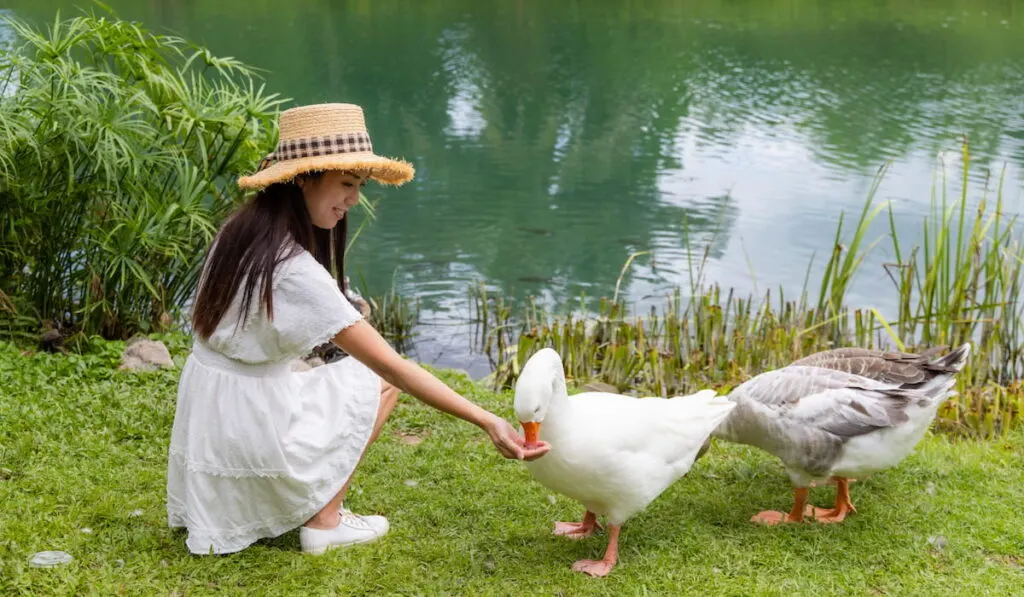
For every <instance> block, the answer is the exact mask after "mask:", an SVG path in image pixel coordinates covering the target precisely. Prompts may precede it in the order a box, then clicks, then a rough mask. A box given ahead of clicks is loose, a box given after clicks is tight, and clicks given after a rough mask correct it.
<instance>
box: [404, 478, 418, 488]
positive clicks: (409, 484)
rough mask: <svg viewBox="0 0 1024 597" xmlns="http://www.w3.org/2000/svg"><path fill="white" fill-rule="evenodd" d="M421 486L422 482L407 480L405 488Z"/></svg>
mask: <svg viewBox="0 0 1024 597" xmlns="http://www.w3.org/2000/svg"><path fill="white" fill-rule="evenodd" d="M419 484H420V482H419V481H417V480H415V479H406V481H405V486H406V487H416V486H417V485H419Z"/></svg>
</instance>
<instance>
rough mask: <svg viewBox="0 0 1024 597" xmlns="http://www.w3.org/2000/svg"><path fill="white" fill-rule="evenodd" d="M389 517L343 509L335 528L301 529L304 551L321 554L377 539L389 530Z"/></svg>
mask: <svg viewBox="0 0 1024 597" xmlns="http://www.w3.org/2000/svg"><path fill="white" fill-rule="evenodd" d="M388 528H389V525H388V519H386V518H384V517H383V516H359V515H356V514H353V513H352V512H351V511H350V510H342V511H341V520H340V521H338V526H336V527H334V528H333V529H311V528H309V527H302V528H301V529H299V544H300V545H302V551H304V552H306V553H310V554H314V555H320V554H322V553H324V552H325V551H328V550H330V549H335V548H337V547H347V546H349V545H358V544H360V543H369V542H371V541H376V540H377V539H379V538H381V537H382V536H384V535H385V534H386V533H387V532H388Z"/></svg>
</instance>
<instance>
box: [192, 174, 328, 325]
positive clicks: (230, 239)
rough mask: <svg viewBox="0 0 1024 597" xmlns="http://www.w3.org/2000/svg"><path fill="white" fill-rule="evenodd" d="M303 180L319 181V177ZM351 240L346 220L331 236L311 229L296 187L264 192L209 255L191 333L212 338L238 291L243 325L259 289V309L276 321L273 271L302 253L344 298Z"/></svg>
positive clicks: (219, 235) (219, 238) (245, 207)
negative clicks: (323, 271)
mask: <svg viewBox="0 0 1024 597" xmlns="http://www.w3.org/2000/svg"><path fill="white" fill-rule="evenodd" d="M305 176H306V178H308V179H315V178H318V177H319V176H320V174H319V173H311V174H306V175H305ZM347 237H348V218H347V217H345V218H342V220H341V221H340V222H338V225H337V226H335V227H334V228H333V229H331V230H325V229H323V228H317V227H316V226H314V225H313V222H312V220H311V219H310V217H309V211H308V210H307V209H306V201H305V199H304V198H303V195H302V189H301V188H300V187H299V185H298V184H297V183H295V182H293V181H290V182H284V183H276V184H272V185H270V186H268V187H266V188H264V189H263V190H261V191H259V192H258V193H256V195H255V196H254V197H253V198H252V199H250V200H249V201H248V202H247V203H246V204H245V205H243V206H242V207H241V208H240V209H239V210H238V211H237V212H235V213H234V214H232V215H231V217H229V218H228V220H227V221H226V222H225V223H224V225H223V226H222V227H221V229H220V232H218V233H217V238H216V239H215V241H214V243H213V244H212V245H211V247H210V249H208V250H207V254H206V257H205V258H204V265H203V269H202V272H203V274H202V276H201V278H200V280H199V289H198V292H197V293H196V299H195V303H194V304H193V307H192V328H193V329H194V330H195V332H196V333H197V334H198V335H199V337H200V338H202V339H204V340H205V339H207V338H209V337H210V336H211V335H212V334H213V332H214V330H216V329H217V325H218V324H219V323H220V320H221V318H223V317H224V314H225V313H227V311H228V308H229V307H230V306H231V302H232V300H234V298H235V295H236V293H238V291H239V288H240V287H242V292H243V294H242V305H241V311H240V312H239V321H241V320H242V318H244V317H246V315H247V314H248V313H249V309H250V307H251V305H252V300H253V297H254V296H256V295H257V284H258V285H259V304H260V307H262V308H263V309H266V313H267V317H268V318H270V319H273V318H274V296H273V292H272V281H273V279H274V269H275V268H276V267H277V266H278V265H279V264H280V263H281V262H283V261H285V260H286V259H289V258H291V257H294V256H295V255H297V254H298V253H299V252H301V251H302V249H305V250H307V251H309V252H310V253H312V254H313V256H314V257H316V260H317V261H319V262H320V264H321V265H323V266H324V268H326V269H327V271H329V272H331V273H332V274H333V275H334V276H335V278H336V279H337V280H338V287H339V288H340V289H341V291H342V292H344V291H345V287H344V281H345V243H346V240H347ZM289 240H292V241H294V243H289V242H288V241H289ZM243 284H244V286H243Z"/></svg>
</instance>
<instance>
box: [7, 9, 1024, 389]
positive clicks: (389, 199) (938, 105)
mask: <svg viewBox="0 0 1024 597" xmlns="http://www.w3.org/2000/svg"><path fill="white" fill-rule="evenodd" d="M107 4H109V5H111V6H112V7H113V8H114V9H115V10H116V11H117V12H118V14H119V15H120V16H121V17H123V18H130V19H135V20H140V21H142V22H143V23H144V24H146V25H147V26H149V27H150V28H151V29H154V30H157V31H172V32H174V33H176V34H179V35H182V36H184V37H186V38H188V39H190V40H193V41H196V42H197V43H200V44H203V45H205V46H207V47H209V48H210V49H211V50H212V51H213V52H214V53H216V54H219V55H230V56H234V57H236V58H239V59H241V60H242V61H244V62H246V63H249V64H251V65H254V66H258V67H260V68H263V69H266V70H267V73H266V81H267V85H268V88H269V89H271V90H274V91H278V92H280V93H281V94H282V95H284V96H286V97H290V98H292V99H293V102H292V103H293V104H298V103H313V102H325V101H344V102H354V103H358V104H361V105H362V106H364V107H365V109H366V113H367V120H368V124H369V127H370V132H371V135H372V137H373V141H374V146H375V148H376V149H377V150H378V151H379V152H380V153H383V154H385V155H396V156H401V157H404V158H406V159H408V160H410V161H412V162H413V163H414V164H415V165H416V167H417V174H418V175H417V179H416V180H415V181H414V182H413V183H411V184H409V185H406V186H404V187H402V188H399V189H381V188H372V187H371V188H369V189H368V191H367V194H368V196H369V197H370V198H371V199H379V200H380V203H379V205H378V219H377V221H375V222H374V223H373V224H372V225H371V226H369V227H368V228H367V229H366V230H365V232H364V233H363V234H362V235H361V236H360V238H359V239H358V241H357V243H356V246H355V248H354V250H353V253H352V254H351V255H350V258H349V259H350V265H349V269H350V273H351V277H352V280H353V282H354V283H356V284H357V285H364V284H365V286H364V290H367V291H369V292H370V293H380V292H383V291H384V290H385V289H386V288H388V287H389V286H390V285H391V284H392V281H394V282H395V283H396V284H397V287H398V290H399V292H400V294H402V295H404V296H407V297H419V298H420V299H421V301H422V307H423V309H424V313H423V325H422V326H421V327H420V328H419V330H418V331H419V336H418V340H417V343H416V346H415V349H414V356H416V357H417V358H419V359H420V360H422V361H426V362H430V363H435V364H439V365H442V366H452V367H458V368H464V369H468V370H470V371H471V372H472V373H474V374H477V375H479V374H482V373H485V372H486V371H487V362H486V359H484V358H483V357H481V356H480V355H475V354H473V353H472V352H471V350H470V341H469V338H470V334H471V326H469V325H468V324H467V323H466V321H467V318H468V317H469V287H470V286H471V285H472V284H473V283H475V282H477V281H484V282H485V283H486V284H487V285H488V287H489V288H490V289H491V290H492V291H493V292H495V293H499V294H501V295H504V296H507V297H509V298H510V299H517V300H522V299H523V298H525V297H528V296H534V297H536V298H537V300H538V301H539V302H541V303H542V304H544V305H546V306H548V307H549V308H551V309H553V310H555V311H561V312H564V311H566V310H568V309H571V308H573V307H575V306H578V305H579V304H580V301H581V300H582V301H584V303H586V302H587V301H588V300H591V301H592V300H593V299H596V298H597V297H601V296H610V295H611V294H612V292H613V291H614V288H615V284H616V280H617V278H618V277H619V274H620V270H621V269H622V267H623V264H624V263H625V262H626V260H627V259H628V258H629V256H630V255H631V254H632V253H634V252H637V251H650V253H649V254H644V255H642V256H640V257H638V258H637V259H636V260H635V261H634V262H633V263H632V266H631V267H630V269H629V270H628V271H627V272H626V274H625V276H624V277H623V280H622V293H623V294H624V295H625V296H627V297H628V298H630V299H631V300H633V301H636V302H637V305H638V306H639V307H641V308H642V307H644V306H647V305H651V304H655V305H657V304H660V303H661V302H662V298H661V297H663V296H664V295H665V294H667V293H669V292H671V289H672V288H673V287H675V286H676V285H679V284H683V285H686V284H687V283H688V280H689V277H690V274H691V267H690V263H691V262H692V261H693V259H694V258H699V257H700V256H701V255H702V254H703V253H704V251H705V248H708V249H709V251H708V255H709V261H708V263H707V265H706V268H705V276H706V278H707V279H709V280H711V281H717V282H719V283H721V284H722V285H724V286H732V287H735V288H736V289H737V290H738V291H740V292H741V293H744V294H746V293H749V292H764V291H765V290H766V289H768V288H780V287H781V288H783V289H784V290H786V292H787V293H789V294H791V295H793V294H796V293H798V292H799V291H800V289H801V287H802V285H803V282H804V278H805V276H806V274H807V268H808V264H809V263H811V259H812V257H813V256H815V255H816V260H815V262H814V266H813V267H812V268H811V275H812V280H813V275H814V272H816V271H820V269H821V267H823V264H824V258H825V257H827V254H828V253H829V251H830V250H831V247H832V241H833V236H834V233H835V221H836V219H837V218H838V216H839V214H840V213H841V212H845V213H846V214H847V217H850V216H854V215H855V214H856V213H857V212H859V210H860V208H861V207H862V205H863V203H864V200H865V198H866V197H867V194H868V191H869V189H870V188H871V185H872V182H873V180H874V178H875V176H876V173H877V172H878V170H879V168H881V167H883V166H887V168H888V169H887V172H886V174H885V177H884V178H883V180H882V183H881V186H880V188H879V192H878V194H877V198H878V200H880V201H890V202H891V203H892V209H893V212H894V217H895V221H896V226H897V231H898V233H899V235H900V237H901V240H902V242H903V243H904V244H907V245H909V244H913V243H914V242H916V241H917V240H918V239H919V238H920V222H921V218H922V216H923V215H924V214H925V213H926V212H927V210H928V206H929V202H930V200H931V196H932V192H933V188H934V187H935V185H936V184H940V185H941V178H940V177H941V176H942V174H943V171H945V174H946V177H947V178H948V181H947V184H948V186H949V187H950V188H951V189H953V190H954V191H953V195H954V196H957V195H958V191H957V190H956V189H957V188H958V185H959V180H960V169H961V161H960V148H961V143H962V141H963V139H964V138H966V139H968V140H969V142H970V146H971V152H972V161H971V167H970V171H969V185H970V189H971V198H972V200H975V201H976V200H978V199H980V198H981V197H982V196H983V194H984V193H985V192H986V190H987V192H988V194H989V197H990V198H991V197H992V196H993V195H994V193H995V189H996V188H997V187H998V185H999V182H1000V180H1002V181H1003V183H1002V184H1003V187H1004V188H1003V200H1004V201H1005V203H1006V205H1007V208H1008V210H1009V211H1012V212H1015V213H1019V212H1020V211H1021V205H1022V203H1024V1H1014V0H1001V1H977V0H970V1H968V0H959V1H953V0H934V1H930V2H920V1H895V0H891V1H886V0H872V1H861V0H851V1H848V2H826V1H809V0H807V1H805V0H788V1H781V0H756V1H755V0H750V1H746V0H731V1H727V0H715V1H706V2H700V3H680V2H668V1H650V2H602V3H586V2H582V1H565V2H541V1H539V0H537V1H526V0H520V1H511V0H510V1H508V2H479V1H476V0H455V1H446V2H444V3H441V2H397V1H393V0H372V1H371V0H363V1H351V2H339V1H333V0H332V1H330V2H328V1H326V0H322V1H295V2H290V3H282V2H268V1H265V0H246V1H241V0H220V1H218V2H199V1H186V0H149V1H123V0H108V2H107ZM442 4H443V6H441V5H442ZM597 4H600V6H597ZM78 5H82V6H88V5H87V4H86V3H83V2H64V1H51V0H31V1H21V0H13V1H8V2H6V7H7V8H8V9H9V10H10V11H12V12H13V14H15V15H17V16H19V17H23V18H27V19H30V20H33V21H36V22H46V21H50V20H52V19H53V17H54V15H55V13H56V11H57V10H58V9H60V10H61V13H62V14H63V15H65V16H66V15H69V14H73V13H75V12H76V11H77V9H76V8H75V7H76V6H78ZM943 167H945V170H943ZM880 224H882V223H880ZM886 232H887V223H884V225H880V226H879V227H877V228H876V229H874V230H873V231H872V233H871V238H877V237H879V236H881V235H884V234H885V233H886ZM884 244H885V243H884V242H883V243H880V247H881V248H879V249H877V250H876V251H874V252H873V253H872V254H871V255H870V257H869V259H868V261H867V264H866V266H865V269H864V270H863V271H862V273H861V275H860V276H859V277H858V278H857V280H856V282H855V284H854V287H853V290H852V292H851V294H850V302H851V304H853V305H856V306H875V307H878V308H880V309H882V310H883V311H886V310H888V309H889V308H890V307H891V304H892V298H891V297H892V295H893V294H894V293H893V292H892V290H891V284H890V283H889V282H888V279H887V277H886V276H885V274H884V272H883V271H882V268H881V263H883V262H884V261H885V260H886V259H891V255H887V254H886V251H885V249H884ZM591 304H592V303H591Z"/></svg>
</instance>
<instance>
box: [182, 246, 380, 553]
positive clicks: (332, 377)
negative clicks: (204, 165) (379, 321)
mask: <svg viewBox="0 0 1024 597" xmlns="http://www.w3.org/2000/svg"><path fill="white" fill-rule="evenodd" d="M258 293H259V291H258V286H257V292H256V296H254V300H253V301H252V303H253V307H252V308H251V309H250V316H249V317H248V318H247V319H246V320H245V322H244V324H243V325H240V326H238V327H237V329H236V321H237V318H238V313H239V309H240V305H241V295H242V293H241V292H238V293H237V294H236V296H235V299H234V302H233V304H232V306H231V308H230V309H229V310H228V312H227V314H226V315H225V316H224V318H223V319H222V320H221V322H220V325H219V326H218V327H217V330H216V331H215V332H214V334H213V335H211V336H210V338H209V339H208V340H205V341H203V340H200V339H198V338H196V340H195V342H194V344H193V347H192V354H190V355H189V357H188V361H187V362H186V363H185V367H184V369H183V370H182V373H181V379H180V382H179V385H178V401H177V410H176V412H175V415H174V427H173V430H172V432H171V445H170V450H169V456H168V467H167V518H168V523H169V524H170V526H172V527H185V528H186V529H188V539H187V540H186V545H187V546H188V549H189V551H191V552H192V553H196V554H208V553H215V554H223V553H232V552H236V551H239V550H242V549H245V548H246V547H248V546H249V545H251V544H252V543H253V542H255V541H257V540H259V539H261V538H264V537H275V536H277V535H280V534H282V533H285V532H287V531H289V530H291V529H294V528H296V527H298V526H300V525H302V524H303V523H304V522H306V521H307V520H308V519H309V518H311V517H312V516H313V515H314V514H315V513H316V512H318V511H319V510H320V509H321V508H323V507H324V506H325V505H326V504H327V502H329V501H330V500H331V498H333V497H334V496H335V495H336V494H337V493H338V491H340V490H341V487H342V486H343V485H344V484H345V481H347V480H348V477H349V476H350V475H351V474H352V472H353V470H354V469H355V466H356V464H357V463H358V462H359V458H360V455H361V454H362V452H363V450H364V449H365V447H366V444H367V442H368V441H369V437H370V433H371V431H372V429H373V423H374V421H375V419H376V416H377V408H378V405H379V403H380V389H381V384H380V378H379V377H378V376H377V375H376V374H375V373H373V372H372V371H371V370H370V369H368V368H367V367H366V366H364V365H363V364H362V363H360V362H359V361H357V360H356V359H355V358H352V357H348V358H345V359H342V360H341V361H338V362H334V363H330V364H327V365H324V366H322V367H316V368H314V369H312V370H309V371H305V372H293V371H291V363H292V362H293V361H294V360H295V359H296V358H298V357H301V356H303V355H306V354H308V353H309V351H310V350H311V349H312V348H313V347H315V346H318V345H320V344H323V343H324V342H326V341H328V340H330V339H331V338H333V337H334V336H335V335H336V334H337V333H338V332H340V331H341V330H343V329H345V328H347V327H348V326H350V325H352V324H354V323H356V322H357V321H359V320H360V319H361V315H360V314H359V312H358V311H357V310H356V309H355V307H353V306H352V304H351V303H349V302H348V300H347V299H346V298H345V296H344V295H343V294H342V293H341V291H340V290H339V289H338V286H337V283H336V282H335V280H334V278H332V277H331V275H330V274H329V273H328V272H327V270H326V269H324V268H323V267H322V266H321V265H320V264H319V263H318V262H317V261H316V259H315V258H314V257H313V256H312V255H311V254H310V253H308V252H306V251H303V252H302V253H300V254H299V255H298V256H296V257H293V258H291V259H288V260H287V261H285V262H284V263H282V264H280V265H278V267H277V268H276V269H275V272H274V282H273V297H274V305H273V308H274V317H273V320H272V321H271V320H269V319H268V318H267V317H266V312H265V310H263V309H261V308H259V306H258V303H259V301H258Z"/></svg>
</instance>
